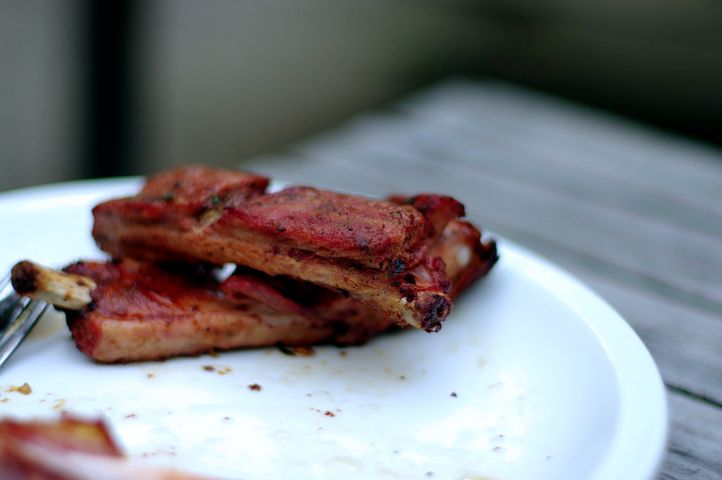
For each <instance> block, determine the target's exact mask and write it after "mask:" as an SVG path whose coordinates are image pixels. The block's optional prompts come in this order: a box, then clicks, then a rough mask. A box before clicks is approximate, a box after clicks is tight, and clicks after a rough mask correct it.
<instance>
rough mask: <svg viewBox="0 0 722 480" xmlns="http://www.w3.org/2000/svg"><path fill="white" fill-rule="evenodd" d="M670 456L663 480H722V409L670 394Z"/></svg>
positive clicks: (660, 476) (671, 392) (664, 465)
mask: <svg viewBox="0 0 722 480" xmlns="http://www.w3.org/2000/svg"><path fill="white" fill-rule="evenodd" d="M667 398H668V399H669V407H670V412H671V416H670V417H671V418H670V427H671V428H670V441H669V453H668V455H667V458H666V459H665V461H664V464H663V466H662V470H661V472H660V475H659V478H660V479H665V480H682V479H685V480H690V479H693V480H720V479H722V429H720V425H722V409H719V408H715V407H713V406H710V405H707V404H705V403H703V402H700V401H697V400H694V399H691V398H688V397H686V396H685V395H680V394H678V393H675V392H673V391H670V392H668V396H667Z"/></svg>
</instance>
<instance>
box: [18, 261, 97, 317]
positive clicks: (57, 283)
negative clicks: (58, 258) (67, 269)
mask: <svg viewBox="0 0 722 480" xmlns="http://www.w3.org/2000/svg"><path fill="white" fill-rule="evenodd" d="M11 281H12V284H13V288H14V289H15V291H16V292H17V293H18V294H20V295H23V296H26V297H30V298H33V299H36V300H44V301H46V302H48V303H51V304H53V305H56V306H58V307H62V308H67V309H69V310H80V309H82V308H83V307H85V306H86V305H88V304H89V303H90V302H91V298H90V292H91V291H92V290H93V289H95V287H96V285H95V282H94V281H93V280H91V279H90V278H88V277H83V276H81V275H75V274H72V273H64V272H59V271H57V270H53V269H50V268H47V267H44V266H42V265H38V264H37V263H33V262H31V261H29V260H24V261H22V262H19V263H17V264H16V265H15V266H14V267H13V269H12V274H11Z"/></svg>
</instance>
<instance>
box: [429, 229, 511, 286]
mask: <svg viewBox="0 0 722 480" xmlns="http://www.w3.org/2000/svg"><path fill="white" fill-rule="evenodd" d="M429 254H430V255H431V256H438V257H441V258H442V259H443V260H444V265H445V266H446V273H447V275H448V277H449V279H450V282H451V285H450V289H449V296H450V297H451V298H452V299H454V298H456V297H458V296H459V295H460V294H461V293H462V292H463V291H464V290H466V289H467V288H468V287H469V285H471V284H472V283H473V282H475V281H476V280H477V279H479V278H481V277H483V276H484V275H486V274H487V273H489V271H490V270H491V269H492V267H493V266H494V265H495V264H496V261H497V260H498V259H499V255H498V253H497V250H496V242H494V240H485V241H482V239H481V233H480V232H479V230H477V229H476V227H474V226H473V225H472V224H470V223H469V222H466V221H463V220H453V221H451V222H449V223H448V225H447V226H446V228H445V229H444V232H443V234H442V235H441V237H440V238H439V240H438V241H437V242H436V243H435V244H434V245H433V246H432V247H431V249H430V252H429Z"/></svg>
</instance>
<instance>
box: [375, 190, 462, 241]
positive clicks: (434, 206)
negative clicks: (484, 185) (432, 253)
mask: <svg viewBox="0 0 722 480" xmlns="http://www.w3.org/2000/svg"><path fill="white" fill-rule="evenodd" d="M388 200H389V201H390V202H392V203H394V204H396V205H409V206H411V207H414V209H415V210H417V211H418V212H419V213H421V214H422V215H423V216H424V217H425V218H426V221H427V222H426V223H427V225H428V227H429V228H430V231H429V235H430V236H433V237H436V236H438V235H439V234H440V233H441V232H443V231H444V228H445V227H446V225H447V224H448V223H449V222H450V221H451V220H453V219H455V218H459V217H463V216H464V215H465V211H464V205H463V204H461V203H460V202H459V201H458V200H456V199H455V198H453V197H449V196H446V195H436V194H433V193H421V194H418V195H414V196H404V195H393V196H391V197H389V199H388Z"/></svg>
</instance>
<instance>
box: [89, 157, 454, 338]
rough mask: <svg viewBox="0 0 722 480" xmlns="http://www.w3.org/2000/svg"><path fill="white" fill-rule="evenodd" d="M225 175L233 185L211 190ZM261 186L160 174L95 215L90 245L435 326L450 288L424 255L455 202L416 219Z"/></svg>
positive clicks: (400, 211)
mask: <svg viewBox="0 0 722 480" xmlns="http://www.w3.org/2000/svg"><path fill="white" fill-rule="evenodd" d="M226 175H228V176H229V177H231V176H233V178H235V181H234V182H227V183H226V184H224V188H223V189H220V190H218V191H216V190H213V188H214V187H213V186H214V185H215V184H216V181H217V179H218V177H225V176H226ZM266 183H267V179H266V180H265V183H264V179H263V178H262V177H258V176H255V175H250V174H243V173H239V172H235V171H228V172H226V171H219V170H212V169H209V168H203V167H194V168H185V169H179V170H173V171H169V172H165V173H161V174H159V175H157V176H155V177H151V179H149V181H148V182H147V184H146V186H145V187H144V188H143V190H142V191H141V192H140V193H139V194H138V195H136V196H135V197H130V198H123V199H116V200H110V201H108V202H105V203H102V204H100V205H98V206H97V207H95V208H94V210H93V215H94V220H95V223H94V226H93V236H94V238H95V240H96V242H97V243H98V245H99V246H100V247H101V248H102V249H103V250H105V251H107V252H109V253H110V254H111V255H112V256H113V257H115V258H121V257H134V258H138V259H142V260H148V261H191V262H197V261H203V262H210V263H213V264H217V265H219V264H223V263H235V264H238V265H243V266H247V267H250V268H252V269H254V270H258V271H261V272H264V273H266V274H268V275H286V276H289V277H292V278H295V279H299V280H304V281H308V282H312V283H314V284H318V285H321V286H324V287H327V288H332V289H336V290H339V291H342V292H346V293H347V294H348V295H350V296H352V297H353V298H356V299H357V300H359V301H360V302H361V303H363V304H364V305H366V307H367V308H368V309H373V310H376V311H378V312H379V314H380V315H383V316H385V317H388V318H390V319H392V320H393V321H395V322H396V323H397V324H399V325H412V326H414V327H418V328H422V329H424V330H426V331H437V330H438V329H439V328H440V327H441V322H442V321H443V320H444V318H445V317H446V316H447V314H448V312H449V310H450V307H451V302H450V299H449V296H448V294H447V289H448V285H449V282H448V278H447V277H446V272H445V268H444V265H443V262H439V261H436V260H435V259H436V258H438V257H433V256H430V254H429V249H430V248H431V246H432V245H433V244H434V243H435V241H436V239H437V238H438V236H439V235H441V234H442V232H443V230H444V229H445V227H446V225H447V224H448V222H449V221H450V220H452V219H453V218H455V217H457V216H460V215H462V214H463V206H462V205H461V204H460V203H459V202H457V201H456V200H454V199H453V198H451V197H447V196H441V195H424V196H418V197H416V198H417V200H418V199H423V204H424V206H425V209H424V210H423V211H422V210H419V209H418V208H415V207H414V205H413V204H410V205H406V204H404V205H400V204H397V203H393V202H389V201H380V200H371V199H367V198H363V197H359V196H353V195H345V194H341V193H335V192H329V191H322V190H317V189H314V188H310V187H290V188H286V189H284V190H281V191H279V192H275V193H264V189H265V184H266ZM171 187H172V188H171ZM165 189H168V191H165Z"/></svg>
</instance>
